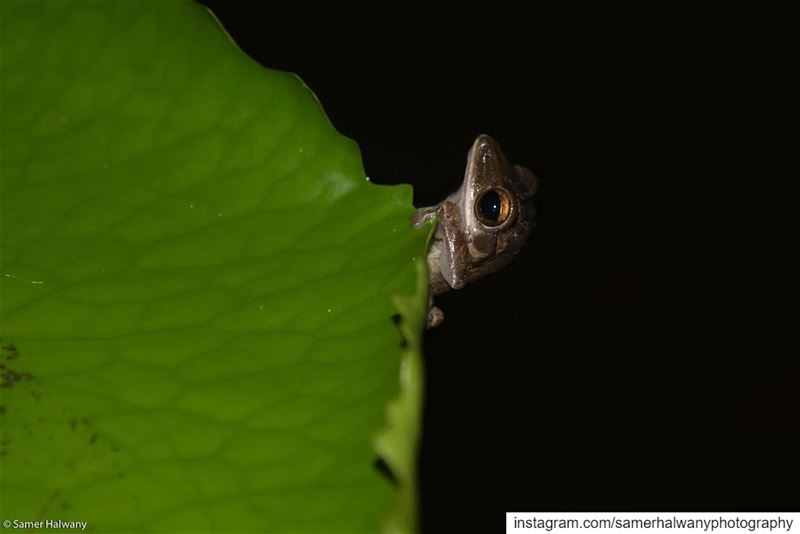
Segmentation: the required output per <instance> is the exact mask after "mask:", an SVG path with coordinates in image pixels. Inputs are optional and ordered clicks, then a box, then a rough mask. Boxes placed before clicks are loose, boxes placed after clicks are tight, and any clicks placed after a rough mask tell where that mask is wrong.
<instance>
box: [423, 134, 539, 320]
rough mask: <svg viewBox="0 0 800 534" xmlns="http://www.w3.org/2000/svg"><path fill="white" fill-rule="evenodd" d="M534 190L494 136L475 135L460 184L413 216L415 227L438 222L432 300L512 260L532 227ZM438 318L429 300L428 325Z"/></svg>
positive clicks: (533, 183)
mask: <svg viewBox="0 0 800 534" xmlns="http://www.w3.org/2000/svg"><path fill="white" fill-rule="evenodd" d="M536 189H537V180H536V177H535V176H534V175H533V173H532V172H531V171H530V170H528V169H526V168H525V167H520V166H518V165H509V164H508V162H507V161H506V158H505V156H504V155H503V152H502V151H501V150H500V146H499V145H498V144H497V142H495V141H494V139H492V138H491V137H489V136H488V135H485V134H484V135H480V136H478V138H477V139H476V140H475V142H474V143H473V144H472V148H471V149H470V151H469V155H468V156H467V169H466V172H465V174H464V181H463V183H462V184H461V187H460V188H459V189H458V190H457V191H456V192H454V193H453V194H451V195H450V196H448V197H447V198H446V199H445V200H444V201H442V202H441V203H439V204H437V205H436V206H432V207H429V208H421V209H419V210H417V213H416V214H415V216H414V225H415V226H420V225H421V224H423V223H424V222H426V221H429V220H431V219H432V218H435V219H436V220H438V226H437V228H436V232H435V234H434V236H433V242H432V243H431V247H430V251H429V252H428V269H429V271H430V288H431V299H433V296H434V295H439V294H441V293H444V292H445V291H449V290H450V289H460V288H462V287H464V286H465V285H466V284H468V283H470V282H473V281H475V280H477V279H478V278H480V277H482V276H484V275H486V274H489V273H493V272H495V271H497V270H498V269H501V268H502V267H504V266H505V265H507V264H508V263H509V262H510V261H511V259H512V258H513V257H514V254H516V253H517V252H519V250H520V248H522V245H523V244H524V242H525V239H526V238H527V236H528V234H529V233H530V229H531V227H532V226H533V215H534V214H533V208H532V202H531V200H532V198H533V195H534V194H535V193H536ZM443 320H444V313H442V311H441V310H440V309H439V308H437V307H435V306H433V301H432V300H431V308H430V310H429V312H428V327H434V326H437V325H439V324H441V322H442V321H443Z"/></svg>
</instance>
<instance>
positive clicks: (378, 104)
mask: <svg viewBox="0 0 800 534" xmlns="http://www.w3.org/2000/svg"><path fill="white" fill-rule="evenodd" d="M208 4H209V5H211V6H212V7H214V11H215V12H216V13H217V15H218V16H219V18H220V19H221V21H222V23H223V24H224V25H225V26H226V28H227V29H228V30H229V32H230V33H231V34H232V36H233V38H234V39H235V40H236V41H237V42H238V43H239V45H240V46H241V47H242V49H243V50H244V51H245V52H247V53H248V54H250V55H251V56H252V57H254V58H255V59H256V60H257V61H259V62H260V63H262V64H264V65H266V66H269V67H272V68H277V69H282V70H288V71H291V72H295V73H297V74H298V75H300V76H301V77H302V79H303V80H304V81H305V82H306V83H307V84H308V85H309V86H310V87H311V88H312V89H313V90H314V91H315V93H316V94H317V96H318V97H319V99H320V100H321V102H322V103H323V105H324V106H325V109H326V111H327V113H328V115H329V116H330V118H331V120H332V121H333V123H334V125H335V126H336V127H337V128H338V129H339V130H340V131H341V132H342V133H344V134H345V135H347V136H349V137H352V138H353V139H355V140H356V141H357V142H358V144H359V145H360V147H361V150H362V153H363V159H364V163H365V167H366V170H367V174H368V175H369V176H370V177H371V179H372V180H373V181H375V182H378V183H387V184H394V183H411V184H413V185H414V191H415V203H416V205H418V206H424V205H432V204H435V203H437V202H438V201H440V200H441V199H442V198H444V196H446V195H447V194H448V193H450V192H451V191H453V190H454V189H456V188H457V187H458V186H459V183H460V181H461V179H462V176H463V172H464V163H465V157H466V152H467V150H468V148H469V146H470V144H471V142H472V140H473V139H474V137H475V136H476V135H477V134H479V133H482V132H486V133H490V134H491V135H493V136H494V137H495V138H496V139H497V140H498V141H499V142H500V144H501V146H503V148H504V150H505V152H506V155H507V156H508V158H509V160H510V161H512V162H514V163H519V164H523V165H526V166H528V167H530V168H531V169H533V170H534V172H535V173H537V174H538V175H539V176H540V177H541V178H542V180H543V186H542V189H541V194H540V204H539V205H540V210H539V215H538V222H537V227H536V229H535V230H534V233H533V235H532V237H531V238H530V240H529V242H528V244H527V247H526V248H525V249H523V251H522V252H521V253H520V254H519V256H518V257H517V258H516V259H515V261H514V262H513V263H512V264H511V265H510V266H509V267H507V268H506V269H505V270H503V271H502V272H500V273H498V274H495V275H492V276H490V277H487V278H485V279H483V280H480V281H479V282H477V283H476V284H474V285H472V286H469V287H468V288H465V289H463V290H461V291H457V292H451V293H449V294H446V295H443V296H442V297H440V298H439V299H438V303H439V305H440V307H441V308H442V309H443V310H444V311H445V314H446V321H445V324H444V325H443V326H442V327H440V328H438V329H436V330H434V331H431V332H429V333H428V334H427V335H426V342H425V350H426V366H427V398H426V402H427V406H426V411H425V428H424V431H425V432H424V439H423V445H422V459H421V466H420V478H421V489H422V527H423V530H424V531H426V532H453V531H502V530H503V528H504V527H503V525H504V523H503V521H504V512H506V511H545V510H550V511H594V510H597V511H601V510H621V511H656V510H663V511H702V510H707V511H759V510H798V506H799V505H800V490H799V489H798V480H800V478H798V476H799V475H800V468H798V456H799V455H798V451H800V393H798V390H799V389H800V387H799V386H798V384H800V373H799V372H798V371H800V365H799V364H798V355H800V351H798V348H797V344H796V341H795V339H796V330H797V312H796V308H795V307H796V303H797V301H796V299H795V289H796V283H795V279H796V274H797V264H796V263H793V262H792V261H791V260H790V253H792V252H796V248H797V240H796V234H795V233H794V232H793V231H792V226H793V225H796V224H797V220H796V212H797V207H796V203H797V198H796V197H795V196H792V195H791V194H790V192H789V187H790V185H791V184H792V182H793V181H795V180H797V179H798V172H797V166H796V161H795V159H796V157H797V152H798V150H797V149H798V144H797V136H796V134H795V133H794V132H795V131H796V130H797V128H798V126H797V121H796V119H797V116H796V115H795V114H794V113H793V111H794V109H793V106H792V105H791V104H792V102H793V101H794V99H795V98H796V93H794V88H792V87H791V86H790V82H791V76H792V73H793V71H795V70H797V58H796V54H795V53H794V52H793V51H792V50H793V49H792V47H791V43H790V38H789V34H784V33H782V31H781V30H780V29H779V28H777V27H773V26H768V27H760V28H756V27H755V26H754V24H755V23H754V22H753V21H752V20H750V21H746V23H745V24H743V25H741V26H739V25H731V24H729V23H727V22H724V21H721V20H719V19H717V20H715V21H714V22H712V23H708V24H706V25H697V26H696V27H694V28H688V27H686V26H685V25H680V24H674V23H670V24H666V25H665V29H659V28H657V27H656V25H655V24H654V23H653V19H651V18H647V17H643V16H642V17H641V18H640V19H639V20H638V21H636V23H635V24H628V23H626V24H621V25H620V26H622V27H623V28H625V27H627V28H626V29H624V31H620V29H618V28H616V27H614V28H613V29H612V28H611V27H609V26H606V25H605V24H604V23H603V24H601V23H599V22H598V23H597V24H595V25H594V28H595V29H594V30H593V31H586V29H585V28H580V29H579V28H576V27H574V26H571V25H570V24H561V25H556V24H555V23H554V22H553V21H552V20H550V19H547V18H541V17H538V16H534V15H530V14H527V13H525V12H524V11H520V12H508V11H502V12H500V11H496V10H493V9H492V8H491V6H483V8H481V9H469V8H466V7H464V8H462V9H461V10H460V11H458V12H457V13H458V15H457V16H456V15H454V13H456V12H455V10H454V11H453V12H451V13H449V14H448V15H446V16H440V17H433V16H431V14H430V13H428V12H424V13H420V12H417V11H409V12H408V13H404V12H402V11H399V10H397V9H395V10H394V11H388V10H387V11H386V12H385V13H373V12H368V11H361V12H359V13H358V14H357V15H354V14H352V13H343V12H341V11H338V10H337V9H329V10H326V11H316V10H315V9H314V8H311V7H306V8H304V9H297V10H292V9H281V10H274V9H272V8H266V7H257V5H256V4H230V3H227V2H211V1H210V2H208ZM395 7H396V6H395ZM688 18H691V17H688ZM565 28H570V29H568V30H567V29H565ZM632 28H635V29H632ZM725 28H727V29H725Z"/></svg>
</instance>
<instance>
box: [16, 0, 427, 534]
mask: <svg viewBox="0 0 800 534" xmlns="http://www.w3.org/2000/svg"><path fill="white" fill-rule="evenodd" d="M287 46H291V43H287ZM0 68H1V69H2V102H1V103H2V120H1V127H2V129H1V130H0V135H1V137H0V140H1V142H2V161H1V165H0V172H1V173H2V175H1V177H0V178H1V180H0V188H1V189H0V193H1V194H2V217H1V219H0V221H1V223H2V227H1V232H2V235H1V237H2V277H0V283H1V284H2V285H1V286H0V291H1V293H0V295H2V299H1V300H0V313H2V337H3V350H2V355H0V364H2V366H3V367H2V368H0V371H1V372H2V383H1V384H0V385H2V388H0V394H2V399H1V400H0V405H2V407H0V429H1V430H2V438H0V449H1V450H0V455H1V456H0V461H2V474H1V475H0V490H2V494H1V496H0V504H2V507H1V511H0V515H2V519H3V520H6V519H8V520H15V519H16V520H20V521H34V520H45V519H56V520H59V519H60V520H65V521H87V522H88V528H89V530H94V531H105V532H109V531H195V532H196V531H282V532H285V531H314V532H333V531H348V532H356V531H376V530H379V529H380V528H384V529H387V530H399V531H408V530H414V528H415V516H414V514H415V512H414V503H415V502H416V488H415V480H414V469H415V461H416V445H417V439H418V433H419V417H420V403H421V388H422V383H421V379H422V377H421V365H420V360H419V358H420V353H419V347H420V345H419V343H420V341H419V340H420V334H421V329H422V321H423V318H424V313H425V304H426V303H425V294H426V291H427V282H426V275H425V267H424V261H422V260H423V258H424V250H425V246H426V237H427V236H426V235H424V232H414V231H412V230H411V229H410V228H409V217H410V215H411V213H412V210H413V207H412V205H411V188H410V187H409V186H399V187H381V186H376V185H373V184H371V183H370V182H369V181H368V180H367V179H366V177H365V175H364V170H363V166H362V163H361V160H360V156H359V153H358V149H357V147H356V145H355V144H354V143H353V142H352V141H350V140H349V139H346V138H344V137H342V136H341V135H339V134H338V133H337V132H336V131H335V130H334V128H333V127H332V126H331V124H330V123H329V121H328V119H327V117H326V116H325V114H324V113H323V112H322V110H321V108H320V105H319V103H318V102H317V101H316V99H315V98H314V95H313V94H312V93H311V92H310V91H309V90H308V88H306V87H305V86H304V85H303V83H302V82H301V81H300V80H299V79H298V78H297V77H295V76H293V75H291V74H287V73H283V72H277V71H273V70H268V69H264V68H262V67H260V66H258V65H257V64H255V63H254V62H253V61H252V60H250V59H249V58H247V57H246V56H245V55H244V54H242V53H241V52H240V51H239V50H238V49H237V48H236V46H235V45H234V44H233V43H232V42H231V41H230V40H229V38H228V37H227V36H226V35H225V33H224V31H222V30H221V29H220V27H219V26H218V24H217V22H216V21H215V20H214V18H213V16H212V15H211V14H210V13H208V12H207V11H206V10H205V9H203V8H202V7H200V6H198V5H196V4H193V3H189V2H149V3H129V2H91V3H83V2H80V3H76V2H70V3H66V2H46V3H32V2H4V3H3V4H2V57H1V58H0ZM397 295H410V296H406V297H398V296H397ZM393 298H394V299H395V300H394V301H393ZM395 304H396V305H397V308H395ZM398 311H399V312H400V313H401V316H402V321H401V329H402V331H403V333H404V335H405V336H406V349H405V351H404V352H403V349H401V341H402V336H401V333H400V332H399V331H398V329H397V327H396V326H395V325H394V324H393V323H392V321H391V316H392V315H393V314H395V313H397V312H398ZM401 357H402V358H404V359H405V360H404V362H405V363H403V365H402V369H403V370H404V371H403V377H404V386H403V390H402V391H401V388H400V385H399V382H400V378H399V377H400V375H401V373H400V369H401ZM391 399H395V400H394V401H393V402H392V408H391V410H389V411H387V405H388V404H389V401H390V400H391ZM387 415H388V417H387ZM380 428H383V429H384V430H383V431H382V432H381V433H380V435H378V434H377V432H378V430H379V429H380ZM373 442H374V444H375V446H376V447H377V449H378V450H379V451H380V452H381V454H382V455H383V456H384V457H385V459H386V462H387V463H388V464H389V465H390V466H391V468H392V469H393V471H394V473H395V475H396V477H397V479H398V483H397V485H398V488H397V490H395V488H393V487H392V485H391V484H390V483H389V482H388V481H387V480H386V479H385V477H382V476H381V474H380V473H379V472H378V470H377V469H376V468H375V467H374V465H373V464H374V461H375V459H376V452H375V449H373V448H372V447H373ZM389 509H391V510H392V511H391V513H389V515H388V516H387V515H386V512H387V510H389Z"/></svg>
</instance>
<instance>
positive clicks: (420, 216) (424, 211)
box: [411, 206, 439, 228]
mask: <svg viewBox="0 0 800 534" xmlns="http://www.w3.org/2000/svg"><path fill="white" fill-rule="evenodd" d="M438 215H439V206H431V207H429V208H420V209H418V210H417V211H416V213H414V215H413V216H412V217H411V226H413V227H414V228H420V227H421V226H422V225H423V224H425V223H427V222H433V221H435V220H436V218H437V217H438Z"/></svg>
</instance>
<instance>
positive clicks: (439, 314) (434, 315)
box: [426, 306, 444, 330]
mask: <svg viewBox="0 0 800 534" xmlns="http://www.w3.org/2000/svg"><path fill="white" fill-rule="evenodd" d="M443 322H444V312H443V311H442V310H440V309H439V308H437V307H436V306H431V307H430V309H429V310H428V324H427V326H426V328H427V329H428V330H430V329H431V328H436V327H437V326H439V325H440V324H442V323H443Z"/></svg>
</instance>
